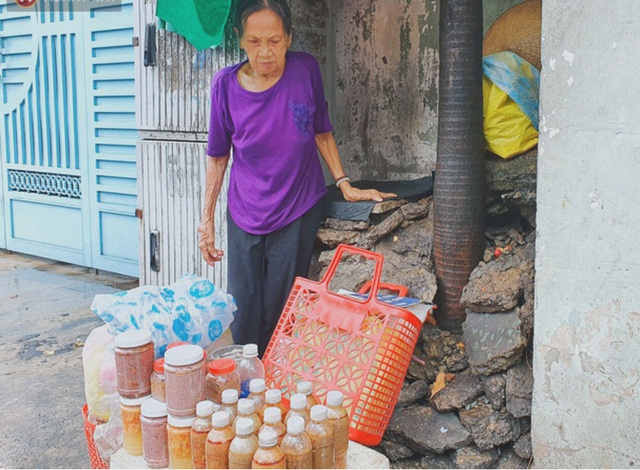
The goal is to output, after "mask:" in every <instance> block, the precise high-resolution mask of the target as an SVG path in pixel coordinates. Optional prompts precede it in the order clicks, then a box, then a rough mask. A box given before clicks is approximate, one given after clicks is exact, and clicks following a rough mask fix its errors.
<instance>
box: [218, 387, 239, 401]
mask: <svg viewBox="0 0 640 470" xmlns="http://www.w3.org/2000/svg"><path fill="white" fill-rule="evenodd" d="M239 396H240V395H239V393H238V391H237V390H236V389H235V388H228V389H226V390H224V391H223V392H222V403H224V404H225V405H231V404H232V403H238V397H239Z"/></svg>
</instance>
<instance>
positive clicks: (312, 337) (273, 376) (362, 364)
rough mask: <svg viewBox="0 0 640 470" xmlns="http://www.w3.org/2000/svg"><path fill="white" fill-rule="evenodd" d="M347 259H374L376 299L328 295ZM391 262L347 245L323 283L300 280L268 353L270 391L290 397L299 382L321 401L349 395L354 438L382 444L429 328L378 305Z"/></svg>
mask: <svg viewBox="0 0 640 470" xmlns="http://www.w3.org/2000/svg"><path fill="white" fill-rule="evenodd" d="M344 254H354V255H361V256H363V257H365V258H368V259H371V260H373V261H375V269H374V275H373V279H372V281H371V295H369V298H368V299H367V300H366V301H358V300H354V299H352V298H348V297H345V296H342V295H339V294H336V293H334V292H331V291H329V290H328V286H329V283H330V281H331V278H332V277H333V275H334V273H335V271H336V269H337V267H338V264H339V262H340V260H341V258H342V256H343V255H344ZM383 262H384V257H383V256H382V255H381V254H379V253H373V252H371V251H367V250H363V249H360V248H355V247H351V246H346V245H340V246H339V247H338V249H337V250H336V254H335V257H334V258H333V260H332V261H331V264H330V265H329V269H328V270H327V273H326V275H325V276H324V279H323V280H322V281H320V282H314V281H310V280H308V279H304V278H301V277H298V278H296V280H295V282H294V285H293V287H292V289H291V293H290V294H289V298H288V300H287V303H286V305H285V308H284V311H283V312H282V316H281V317H280V320H279V322H278V325H277V326H276V329H275V331H274V334H273V336H272V338H271V341H270V342H269V346H268V347H267V350H266V352H265V355H264V364H265V368H266V374H267V377H268V379H269V383H270V385H271V386H273V387H276V388H280V389H281V390H282V392H283V395H284V396H285V397H290V395H291V394H292V393H295V388H296V384H297V382H298V381H300V380H309V381H312V382H313V383H314V384H315V392H316V395H317V396H318V397H319V398H320V399H322V398H324V396H325V395H326V394H327V392H329V391H331V390H340V391H341V392H343V393H344V396H345V400H344V405H345V408H347V410H348V411H349V417H350V428H349V438H350V439H351V440H353V441H356V442H359V443H361V444H365V445H370V446H375V445H378V444H379V443H380V441H381V440H382V436H383V434H384V432H385V430H386V428H387V426H388V424H389V420H390V419H391V414H392V413H393V408H394V407H395V404H396V402H397V400H398V395H399V394H400V389H401V388H402V383H403V381H404V377H405V375H406V373H407V368H408V367H409V362H410V360H411V355H412V354H413V349H414V347H415V345H416V342H417V340H418V336H419V334H420V329H421V327H422V324H421V323H420V320H419V319H418V318H417V317H416V316H415V315H413V314H412V313H411V312H409V311H407V310H404V309H401V308H398V307H393V306H391V305H388V304H384V303H382V302H379V301H378V300H377V299H376V296H377V293H378V289H379V287H380V276H381V274H382V264H383Z"/></svg>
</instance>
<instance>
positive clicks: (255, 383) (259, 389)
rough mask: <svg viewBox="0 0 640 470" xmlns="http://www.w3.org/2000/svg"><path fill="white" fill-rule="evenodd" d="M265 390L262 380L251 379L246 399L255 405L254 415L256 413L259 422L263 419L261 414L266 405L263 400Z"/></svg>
mask: <svg viewBox="0 0 640 470" xmlns="http://www.w3.org/2000/svg"><path fill="white" fill-rule="evenodd" d="M266 389H267V386H266V384H265V382H264V379H251V381H250V382H249V396H248V397H247V398H249V399H250V400H253V402H254V403H255V404H256V413H258V417H259V418H260V419H261V420H262V419H263V414H262V413H263V412H264V405H265V403H266V401H265V398H264V396H265V390H266Z"/></svg>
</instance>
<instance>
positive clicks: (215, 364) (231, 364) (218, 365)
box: [209, 358, 236, 375]
mask: <svg viewBox="0 0 640 470" xmlns="http://www.w3.org/2000/svg"><path fill="white" fill-rule="evenodd" d="M234 370H236V361H234V360H233V359H224V358H223V359H214V360H213V361H211V362H210V363H209V372H211V373H212V374H213V375H224V374H230V373H231V372H233V371H234Z"/></svg>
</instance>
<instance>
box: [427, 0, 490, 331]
mask: <svg viewBox="0 0 640 470" xmlns="http://www.w3.org/2000/svg"><path fill="white" fill-rule="evenodd" d="M439 80H440V82H439V90H438V93H439V97H438V156H437V160H436V174H437V175H438V178H437V180H436V181H435V187H434V194H433V204H434V227H433V235H434V237H433V242H434V243H433V249H434V264H435V270H436V276H437V279H438V298H437V304H438V310H437V311H436V319H437V320H438V324H439V325H440V326H441V327H442V328H445V329H447V330H450V331H454V332H459V331H460V330H461V328H462V323H463V322H464V320H465V316H466V314H465V310H464V308H463V307H462V306H461V305H460V297H461V295H462V289H463V288H464V286H465V285H466V284H467V282H468V281H469V274H470V273H471V271H472V270H473V269H474V268H475V266H476V265H477V264H478V262H479V261H480V259H481V257H482V251H483V247H484V209H485V189H484V186H485V183H484V164H485V163H484V158H483V155H484V146H485V143H484V137H483V132H482V1H481V0H441V2H440V77H439Z"/></svg>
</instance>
